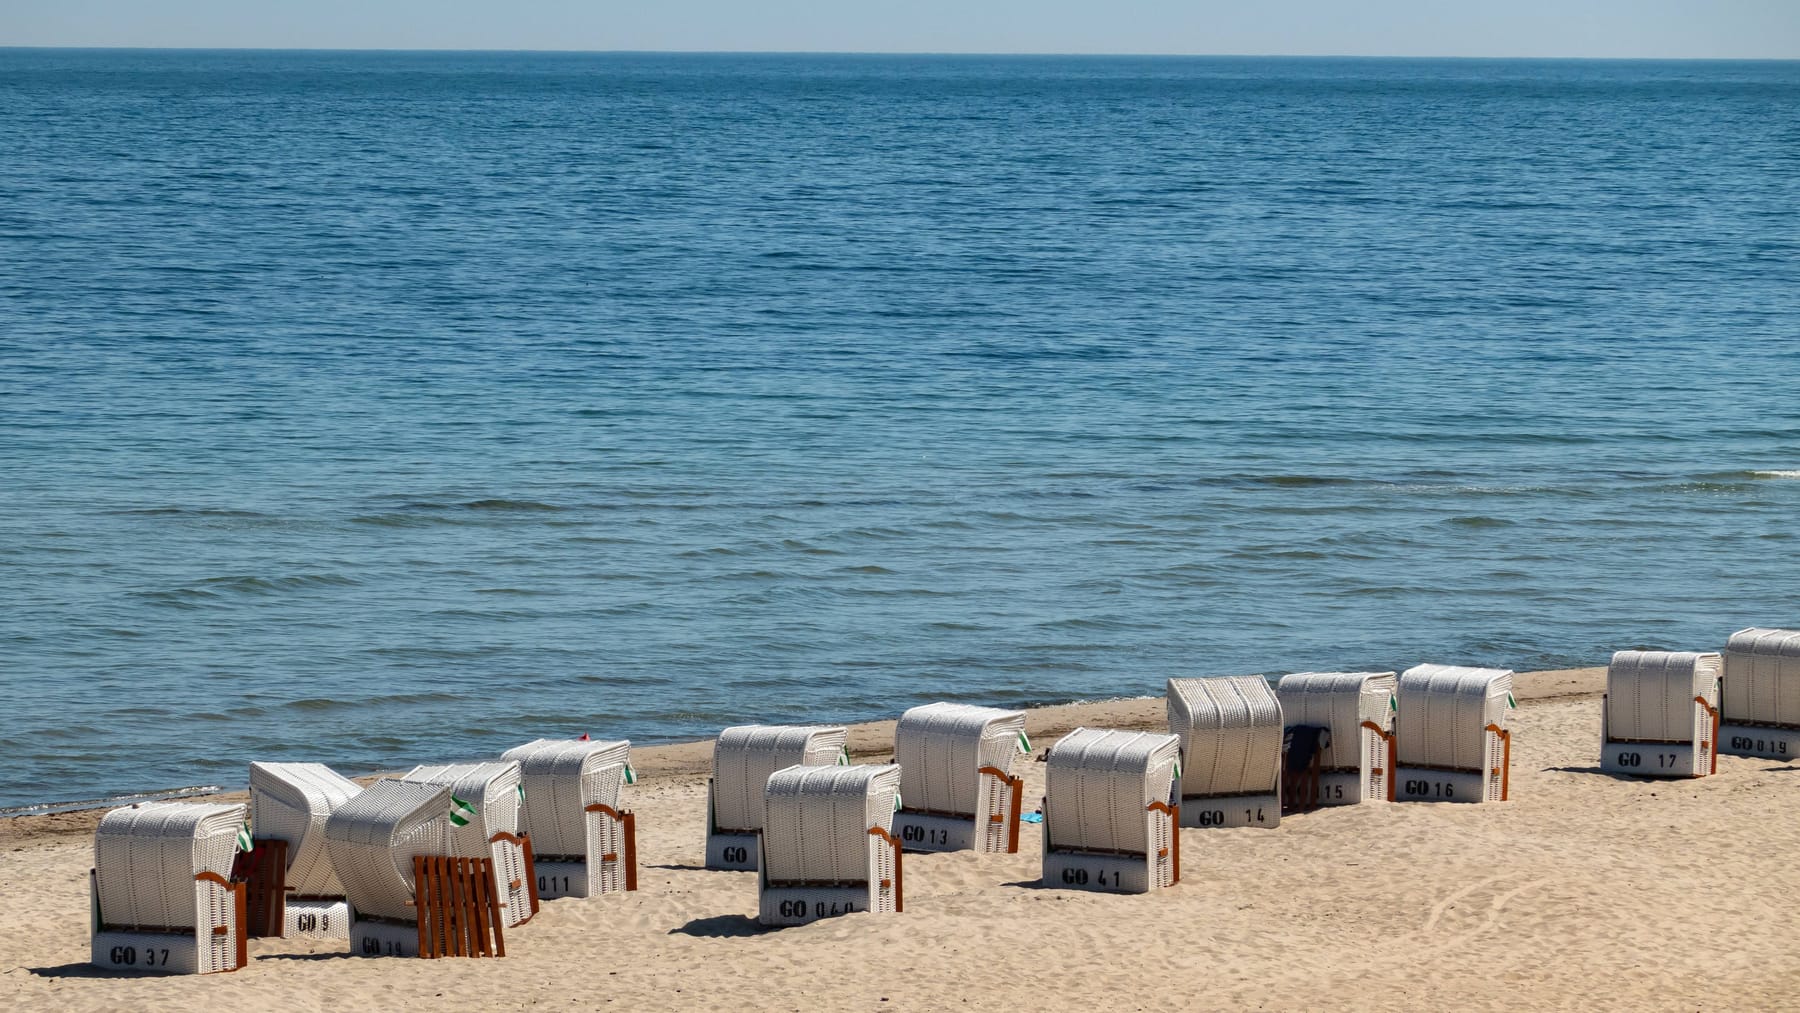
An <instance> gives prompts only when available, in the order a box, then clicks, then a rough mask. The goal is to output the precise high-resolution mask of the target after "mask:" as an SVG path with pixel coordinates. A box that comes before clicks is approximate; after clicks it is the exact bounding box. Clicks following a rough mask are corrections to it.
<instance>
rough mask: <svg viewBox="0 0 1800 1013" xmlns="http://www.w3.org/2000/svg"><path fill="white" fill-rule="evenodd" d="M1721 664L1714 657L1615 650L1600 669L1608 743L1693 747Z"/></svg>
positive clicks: (1711, 655) (1699, 654)
mask: <svg viewBox="0 0 1800 1013" xmlns="http://www.w3.org/2000/svg"><path fill="white" fill-rule="evenodd" d="M1723 671H1724V659H1722V658H1721V657H1720V656H1719V655H1717V654H1702V653H1695V652H1674V651H1620V652H1618V653H1617V654H1614V655H1613V656H1612V663H1611V664H1609V665H1607V666H1606V735H1607V738H1608V739H1611V740H1613V741H1621V740H1623V741H1631V742H1695V741H1698V740H1697V739H1696V731H1697V724H1698V719H1699V718H1700V717H1704V715H1705V711H1704V710H1703V709H1702V708H1701V707H1700V706H1699V705H1698V704H1696V703H1695V702H1694V698H1695V697H1699V698H1700V699H1702V700H1705V701H1707V702H1708V703H1713V702H1715V701H1716V699H1717V695H1716V691H1717V690H1718V687H1719V677H1720V675H1721V673H1722V672H1723Z"/></svg>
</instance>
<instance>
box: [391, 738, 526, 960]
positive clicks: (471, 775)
mask: <svg viewBox="0 0 1800 1013" xmlns="http://www.w3.org/2000/svg"><path fill="white" fill-rule="evenodd" d="M405 780H408V781H424V782H426V783H428V784H442V785H446V786H448V787H449V789H450V792H451V795H452V796H453V797H452V799H451V804H452V805H453V806H455V805H456V804H457V800H461V801H462V802H467V803H468V804H469V805H470V806H473V807H474V812H473V814H472V815H465V816H463V817H462V819H464V820H466V822H464V823H462V824H461V825H460V826H459V825H457V822H458V817H457V816H452V817H451V819H450V823H451V827H450V852H449V853H450V854H452V855H463V856H465V857H468V858H492V859H493V860H494V888H495V889H496V890H497V891H499V894H500V896H502V897H504V898H506V924H507V925H508V926H513V925H518V924H519V923H521V922H524V921H526V920H527V919H529V918H530V917H531V889H532V886H533V884H532V883H531V882H529V880H530V877H529V876H527V875H526V869H525V849H524V848H523V847H522V846H521V845H518V844H514V843H512V842H510V841H504V840H501V841H496V840H494V839H493V838H494V835H495V834H512V835H513V836H515V837H516V836H518V834H519V831H520V830H521V829H522V824H521V822H520V820H521V817H522V815H523V810H524V795H523V792H522V791H521V788H522V784H523V780H522V774H521V771H520V768H519V764H518V761H516V760H499V761H490V762H487V763H449V764H444V765H442V766H432V767H414V768H413V769H412V770H410V771H408V772H407V774H406V777H405ZM462 811H463V812H464V813H468V810H462ZM515 883H517V884H518V885H517V886H514V885H513V884H515Z"/></svg>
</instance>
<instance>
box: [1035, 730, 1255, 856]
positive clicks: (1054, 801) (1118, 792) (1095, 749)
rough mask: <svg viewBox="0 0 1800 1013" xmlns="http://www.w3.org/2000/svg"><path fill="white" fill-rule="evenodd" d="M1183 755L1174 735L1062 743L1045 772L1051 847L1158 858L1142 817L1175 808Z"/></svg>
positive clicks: (1102, 733) (1084, 734)
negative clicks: (1159, 806) (1155, 808)
mask: <svg viewBox="0 0 1800 1013" xmlns="http://www.w3.org/2000/svg"><path fill="white" fill-rule="evenodd" d="M1277 741H1278V742H1279V737H1278V738H1277ZM1180 753H1181V739H1180V738H1179V737H1178V736H1174V735H1155V734H1152V733H1150V732H1124V731H1108V730H1105V729H1099V728H1077V729H1075V730H1074V731H1072V732H1070V733H1069V734H1067V735H1065V736H1063V737H1062V739H1061V740H1060V741H1058V742H1057V743H1056V745H1054V746H1051V747H1050V759H1049V762H1048V764H1047V765H1046V767H1047V769H1046V770H1045V771H1044V799H1045V801H1044V806H1045V808H1044V819H1045V822H1044V833H1045V835H1046V837H1045V847H1046V848H1050V849H1061V850H1077V851H1104V852H1116V853H1122V854H1133V855H1144V854H1151V853H1153V852H1154V849H1155V847H1156V844H1155V842H1153V841H1151V840H1149V835H1150V824H1149V823H1148V822H1146V820H1145V818H1144V810H1145V808H1146V807H1147V806H1148V805H1149V804H1150V803H1152V802H1163V803H1167V802H1169V801H1170V795H1171V790H1172V788H1173V787H1174V780H1175V764H1176V761H1177V759H1178V758H1179V756H1180Z"/></svg>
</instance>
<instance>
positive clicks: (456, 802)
mask: <svg viewBox="0 0 1800 1013" xmlns="http://www.w3.org/2000/svg"><path fill="white" fill-rule="evenodd" d="M474 818H475V807H474V806H472V805H470V804H469V803H467V802H465V801H463V800H462V799H460V798H457V797H456V796H455V795H451V796H450V822H451V824H452V825H454V826H459V827H466V826H468V825H469V821H470V820H472V819H474Z"/></svg>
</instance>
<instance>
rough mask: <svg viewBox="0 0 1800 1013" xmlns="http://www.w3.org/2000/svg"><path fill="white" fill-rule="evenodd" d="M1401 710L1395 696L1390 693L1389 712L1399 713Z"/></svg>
mask: <svg viewBox="0 0 1800 1013" xmlns="http://www.w3.org/2000/svg"><path fill="white" fill-rule="evenodd" d="M1399 709H1400V702H1399V701H1398V700H1395V699H1394V695H1393V694H1392V693H1389V694H1388V710H1391V711H1398V710H1399Z"/></svg>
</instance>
